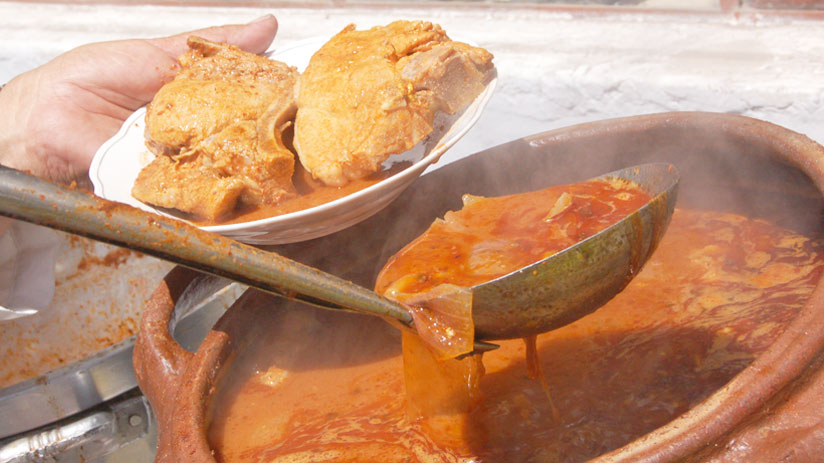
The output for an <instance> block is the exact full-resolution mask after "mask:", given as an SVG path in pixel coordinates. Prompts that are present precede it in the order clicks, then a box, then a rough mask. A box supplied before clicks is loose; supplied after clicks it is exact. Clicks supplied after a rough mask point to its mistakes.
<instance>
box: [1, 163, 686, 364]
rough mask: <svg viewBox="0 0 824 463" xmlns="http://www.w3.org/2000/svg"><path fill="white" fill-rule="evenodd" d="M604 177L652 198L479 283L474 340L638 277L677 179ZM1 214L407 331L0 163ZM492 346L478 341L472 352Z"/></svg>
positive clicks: (331, 294)
mask: <svg viewBox="0 0 824 463" xmlns="http://www.w3.org/2000/svg"><path fill="white" fill-rule="evenodd" d="M606 176H613V177H619V178H625V179H627V180H631V181H635V182H636V183H638V184H639V185H640V186H641V188H643V189H644V190H646V191H647V192H648V193H649V194H650V195H651V196H652V198H653V199H652V200H651V201H650V202H649V203H648V204H646V205H645V206H643V207H642V208H641V209H639V210H638V211H635V212H634V213H632V214H630V215H629V216H627V217H626V218H625V219H623V220H621V221H619V222H618V223H616V224H614V225H613V226H611V227H609V228H607V229H605V230H603V231H602V232H600V233H598V234H596V235H594V236H592V237H590V238H588V239H586V240H584V241H582V242H580V243H578V244H577V245H575V246H572V247H570V248H568V249H566V250H565V251H562V252H560V253H557V254H555V255H554V256H550V257H549V258H547V259H544V260H543V261H540V262H538V263H536V264H533V265H532V266H529V267H526V268H524V269H521V270H519V271H516V272H513V273H511V274H509V275H506V276H504V277H501V278H498V279H496V280H494V281H492V282H489V283H486V284H484V285H481V286H478V287H476V288H475V294H474V296H473V300H474V301H476V302H475V303H474V305H473V313H474V316H473V318H474V321H475V323H476V326H477V328H476V330H477V331H476V339H504V338H513V337H524V336H529V335H533V334H538V333H541V332H545V331H548V330H550V329H553V328H556V327H559V326H562V325H563V324H566V323H569V322H571V321H574V320H576V319H578V318H580V317H581V316H583V315H585V314H587V313H590V312H592V311H593V310H595V309H597V308H598V307H600V305H602V304H603V303H605V302H606V301H608V300H609V299H611V298H612V297H613V296H614V295H615V294H617V293H618V292H619V291H620V290H621V289H622V288H623V287H624V286H625V285H626V284H627V283H628V282H629V281H630V280H631V279H632V277H633V275H634V274H635V273H637V271H638V270H639V269H640V267H641V266H642V265H643V263H644V262H645V261H646V260H647V258H648V257H649V256H650V255H651V253H652V251H653V250H654V249H655V246H656V245H657V243H658V241H659V240H660V238H661V236H662V235H663V232H664V230H665V229H666V226H667V224H668V223H669V219H670V217H671V215H672V212H673V209H674V204H675V196H676V192H677V185H678V175H677V173H676V171H675V169H674V167H673V166H671V165H669V164H647V165H642V166H637V167H631V168H626V169H622V170H619V171H616V172H613V173H610V174H606ZM0 215H5V216H9V217H12V218H16V219H20V220H24V221H28V222H32V223H36V224H40V225H44V226H47V227H51V228H55V229H59V230H63V231H67V232H70V233H74V234H78V235H82V236H86V237H88V238H92V239H95V240H99V241H103V242H107V243H110V244H114V245H119V246H123V247H126V248H129V249H133V250H137V251H140V252H143V253H146V254H150V255H153V256H155V257H159V258H161V259H165V260H168V261H171V262H175V263H178V264H181V265H183V266H186V267H190V268H193V269H196V270H200V271H203V272H206V273H211V274H214V275H217V276H221V277H225V278H229V279H231V280H234V281H238V282H241V283H244V284H247V285H249V286H252V287H255V288H258V289H261V290H264V291H267V292H270V293H274V294H277V295H280V296H283V297H285V298H288V299H293V300H297V301H302V302H306V303H309V304H312V305H315V306H318V307H323V308H329V309H342V310H351V311H355V312H361V313H367V314H371V315H377V316H381V317H385V318H392V319H395V320H397V321H398V322H400V323H401V324H403V325H406V326H408V327H413V322H412V319H411V316H410V315H409V313H408V312H407V311H406V309H405V308H404V307H403V306H402V305H400V304H399V303H397V302H394V301H391V300H389V299H387V298H385V297H383V296H380V295H378V294H376V293H374V292H373V291H371V290H369V289H366V288H364V287H362V286H359V285H357V284H354V283H351V282H349V281H346V280H345V279H342V278H339V277H336V276H333V275H330V274H328V273H325V272H323V271H320V270H317V269H315V268H312V267H309V266H306V265H303V264H300V263H298V262H295V261H292V260H290V259H288V258H285V257H283V256H281V255H279V254H277V253H274V252H269V251H265V250H263V249H259V248H256V247H253V246H249V245H246V244H242V243H239V242H236V241H234V240H232V239H230V238H226V237H223V236H220V235H217V234H213V233H210V232H206V231H203V230H200V229H198V228H197V227H194V226H192V225H188V224H186V223H183V222H180V221H177V220H173V219H169V218H165V217H162V216H159V215H156V214H152V213H149V212H145V211H141V210H140V209H137V208H134V207H132V206H128V205H125V204H119V203H115V202H112V201H108V200H105V199H102V198H98V197H96V196H94V195H92V194H89V193H86V192H83V191H79V190H77V189H73V188H67V187H63V186H60V185H56V184H54V183H50V182H47V181H44V180H41V179H38V178H36V177H33V176H31V175H28V174H25V173H22V172H19V171H15V170H13V169H8V168H0ZM489 348H493V346H491V345H488V344H485V343H476V349H479V350H485V349H489Z"/></svg>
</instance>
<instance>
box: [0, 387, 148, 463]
mask: <svg viewBox="0 0 824 463" xmlns="http://www.w3.org/2000/svg"><path fill="white" fill-rule="evenodd" d="M152 428H153V425H152V414H151V411H150V409H149V404H148V402H147V401H146V399H145V398H144V397H143V396H142V395H140V393H139V392H138V391H137V390H136V389H135V390H132V391H130V393H128V394H126V395H125V397H122V398H118V399H117V400H113V401H112V402H110V403H107V404H105V405H103V406H98V407H95V408H93V409H91V410H89V411H86V412H83V413H81V414H79V415H78V416H76V417H72V418H70V419H68V420H65V421H64V422H61V423H57V424H54V425H52V426H48V427H46V428H44V429H42V430H38V431H37V432H35V433H31V434H28V435H25V436H21V437H17V438H13V439H9V440H7V441H5V442H2V441H0V462H2V463H27V462H41V461H42V462H54V463H63V462H86V461H99V460H101V459H104V458H106V457H107V456H111V455H112V454H114V453H116V452H117V451H118V450H119V449H121V448H123V447H126V446H128V445H129V444H133V443H135V442H136V441H138V440H141V439H145V438H147V437H149V434H150V431H151V430H152Z"/></svg>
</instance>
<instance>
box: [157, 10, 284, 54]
mask: <svg viewBox="0 0 824 463" xmlns="http://www.w3.org/2000/svg"><path fill="white" fill-rule="evenodd" d="M277 30H278V20H277V19H276V18H275V17H274V16H273V15H271V14H267V15H265V16H261V17H260V18H258V19H255V20H254V21H252V22H250V23H248V24H231V25H226V26H215V27H207V28H205V29H198V30H195V31H191V32H184V33H182V34H176V35H172V36H169V37H161V38H157V39H150V40H149V42H151V43H152V44H153V45H154V46H156V47H158V48H160V49H161V50H163V51H164V52H166V53H167V54H168V55H169V56H170V57H172V58H174V59H177V57H178V56H180V55H182V54H183V53H185V52H186V51H187V50H188V49H189V47H188V46H187V45H186V39H187V38H188V37H189V36H191V35H196V36H198V37H202V38H204V39H206V40H211V41H213V42H223V43H228V44H231V45H237V46H238V47H240V49H242V50H245V51H248V52H250V53H255V54H260V53H263V52H264V51H266V50H267V49H268V48H269V45H271V44H272V41H273V40H274V39H275V34H276V33H277Z"/></svg>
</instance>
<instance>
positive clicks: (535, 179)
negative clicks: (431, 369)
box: [134, 113, 824, 463]
mask: <svg viewBox="0 0 824 463" xmlns="http://www.w3.org/2000/svg"><path fill="white" fill-rule="evenodd" d="M652 161H663V162H670V163H673V164H675V165H676V166H677V167H678V169H679V171H680V172H681V175H682V182H681V187H680V193H679V206H685V205H687V206H692V207H703V208H709V209H713V210H724V211H734V212H738V213H744V214H746V215H749V216H751V217H764V218H768V219H770V220H772V221H774V222H776V223H780V224H782V225H783V226H786V227H788V228H793V229H796V230H799V231H803V232H806V233H811V232H814V231H818V230H820V228H821V224H820V218H821V211H822V209H823V208H824V200H822V194H821V191H824V148H822V147H821V146H820V145H818V144H816V143H815V142H813V141H811V140H810V139H808V138H806V137H804V136H803V135H799V134H797V133H794V132H791V131H789V130H786V129H783V128H781V127H778V126H776V125H773V124H769V123H766V122H762V121H757V120H753V119H749V118H745V117H741V116H734V115H725V114H711V113H665V114H655V115H646V116H638V117H630V118H621V119H614V120H607V121H602V122H596V123H589V124H583V125H578V126H574V127H569V128H565V129H560V130H554V131H550V132H546V133H542V134H537V135H535V136H531V137H527V138H524V139H522V140H516V141H514V142H511V143H508V144H505V145H501V146H498V147H495V148H492V149H490V150H487V151H485V152H483V153H479V154H477V155H474V156H471V157H470V158H467V159H464V160H461V161H458V162H455V163H453V164H449V165H447V166H445V167H442V168H441V169H439V170H437V171H435V172H433V173H430V174H428V175H425V176H423V177H422V178H421V179H419V180H418V182H417V183H416V184H415V185H413V186H412V187H411V188H410V190H408V191H407V192H406V193H404V194H403V195H402V196H401V197H400V198H399V199H398V200H396V201H395V202H394V203H393V204H392V205H390V206H389V207H388V208H387V209H386V210H384V211H382V212H381V213H380V214H378V215H376V216H374V217H373V218H371V219H369V220H367V221H365V222H363V223H361V224H358V225H357V226H355V227H353V228H351V229H348V230H344V231H342V232H340V233H337V234H335V235H332V236H329V237H326V238H321V239H317V240H313V241H310V242H307V243H300V244H295V245H289V246H283V247H278V248H274V249H273V250H276V251H277V252H280V253H282V254H284V255H286V256H288V257H291V258H293V259H295V260H298V261H300V262H303V263H306V264H309V265H312V266H315V267H318V268H321V269H323V270H326V271H329V272H331V273H334V274H337V275H339V276H342V277H344V278H347V279H350V280H352V281H354V282H356V283H359V284H361V285H364V286H367V287H370V286H371V285H372V284H373V282H374V277H375V275H376V273H377V271H378V270H379V268H380V267H381V265H382V264H383V263H384V262H385V261H386V259H387V258H388V257H389V256H390V255H391V254H393V253H394V252H395V251H396V250H397V249H399V248H400V246H402V245H403V244H405V243H406V242H408V241H409V240H410V239H412V238H413V237H415V236H417V235H418V234H419V233H421V232H422V231H423V230H424V229H425V228H426V227H427V226H428V225H429V223H430V222H431V221H432V219H433V218H435V217H438V216H442V214H443V212H444V211H446V210H450V209H457V208H459V207H460V196H461V195H462V194H463V193H467V192H470V193H473V194H481V195H501V194H508V193H514V192H519V191H526V190H530V189H537V188H541V187H544V186H547V185H550V184H554V183H561V182H564V183H569V182H574V181H577V180H581V179H585V178H588V177H592V176H595V175H598V174H601V173H604V172H608V171H611V170H615V169H618V168H621V167H625V166H629V165H633V164H640V163H644V162H652ZM719 192H721V194H719ZM742 198H743V199H746V201H742ZM401 217H402V218H403V220H404V223H403V224H402V225H399V224H398V222H399V221H400V220H401V219H400V218H401ZM214 284H215V282H214V279H210V278H206V277H202V276H198V275H197V274H196V273H195V272H192V271H189V270H184V269H181V268H178V269H175V270H174V271H172V272H171V273H170V274H169V275H168V276H167V277H166V279H165V280H164V281H163V283H162V284H161V285H160V286H159V287H158V289H157V290H156V292H155V293H154V295H153V296H152V298H151V300H150V301H149V302H148V304H147V306H146V311H145V314H144V318H143V322H142V325H141V327H140V333H139V337H138V341H137V344H136V347H135V354H134V363H135V369H136V371H137V378H138V383H139V385H140V387H141V389H142V390H143V392H144V393H145V394H146V395H147V397H148V398H149V400H150V402H151V404H152V406H153V409H154V411H155V413H156V415H157V419H158V424H159V440H158V455H157V461H161V462H165V461H188V462H204V463H205V462H211V461H214V460H213V456H212V451H211V449H210V448H209V445H208V443H207V440H206V426H207V423H208V419H209V418H208V413H209V412H208V407H209V404H210V402H209V398H210V397H211V396H212V394H213V393H214V388H215V387H216V386H217V387H219V384H220V383H219V382H218V378H219V376H220V374H221V372H222V371H225V370H226V369H227V368H228V365H230V364H231V361H232V359H233V358H234V357H235V355H236V354H237V353H238V352H239V351H242V349H244V348H247V346H248V342H249V337H250V336H253V334H254V330H251V328H250V327H252V326H254V325H255V320H258V319H259V318H260V316H261V314H262V313H263V311H266V310H268V309H267V304H272V302H271V301H269V302H266V303H262V302H261V301H263V299H261V298H266V297H268V296H263V295H261V294H259V293H256V292H247V293H245V294H244V295H243V296H242V297H241V298H240V299H239V300H238V301H237V303H236V304H235V305H234V306H233V307H232V308H231V309H230V310H229V311H228V312H227V313H226V314H225V315H224V317H223V318H222V319H221V320H220V321H219V322H218V323H217V325H216V326H215V327H214V328H213V330H212V331H211V332H210V333H209V335H208V336H207V337H206V339H205V340H204V341H203V343H202V344H201V346H200V348H199V349H198V350H197V352H195V353H190V352H187V351H185V350H184V349H183V348H181V347H180V346H179V345H178V344H177V343H175V341H174V340H173V339H172V338H171V336H170V334H169V326H170V319H171V318H172V317H173V313H174V312H175V311H176V310H177V311H181V310H186V308H187V307H189V306H191V305H192V301H193V300H195V299H197V298H192V297H188V296H184V293H192V292H195V293H197V292H200V293H201V294H208V293H209V291H210V288H213V286H210V285H214ZM822 297H824V288H822V287H821V286H820V285H819V286H818V287H817V288H816V290H815V291H814V292H813V293H812V295H811V296H810V298H809V300H808V301H807V303H806V304H805V306H804V307H803V309H802V310H801V311H800V312H799V313H798V314H797V315H796V317H795V319H794V320H793V321H792V322H790V323H789V325H787V326H786V328H784V329H783V331H781V332H780V333H776V334H775V339H774V341H773V342H772V343H771V345H770V346H769V347H768V348H767V349H766V350H764V351H763V352H761V354H760V355H759V356H758V357H757V358H756V359H755V360H754V361H753V362H752V363H750V364H749V366H747V367H746V368H744V369H743V370H742V371H740V372H739V373H738V374H737V375H735V376H734V377H733V378H732V379H731V380H729V381H728V382H727V383H726V384H725V385H723V386H722V387H720V388H719V389H717V390H716V391H715V392H713V393H711V394H710V395H709V396H708V397H707V398H706V399H705V400H703V401H702V402H700V403H699V404H697V405H696V406H694V407H693V408H692V409H690V410H689V411H687V412H686V413H684V414H682V415H681V416H679V417H677V418H676V419H674V420H672V421H670V422H669V423H667V424H665V425H663V426H661V427H659V428H658V429H655V430H654V431H652V432H650V433H648V434H646V435H644V436H642V437H640V438H638V439H636V440H634V441H632V442H629V443H628V444H626V445H624V446H623V447H621V448H618V449H615V450H613V451H610V452H609V453H606V454H604V455H601V456H600V457H597V458H595V459H594V460H592V461H595V462H599V463H604V462H636V463H637V462H674V461H695V462H698V461H701V462H705V461H707V462H708V461H745V460H746V461H753V459H756V460H763V461H786V462H807V461H814V460H817V459H818V458H819V455H820V454H821V452H822V451H824V427H822V426H821V425H820V423H821V422H822V419H823V418H824V409H822V408H821V407H820V405H819V404H820V399H821V398H822V397H824V368H823V366H824V363H822V362H824V299H822ZM275 303H277V302H275ZM765 431H769V432H765Z"/></svg>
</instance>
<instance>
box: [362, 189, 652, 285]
mask: <svg viewBox="0 0 824 463" xmlns="http://www.w3.org/2000/svg"><path fill="white" fill-rule="evenodd" d="M649 200H650V196H649V195H648V194H647V193H646V192H644V191H643V190H641V189H640V188H639V187H638V186H637V185H635V184H633V183H630V182H627V181H623V180H611V181H605V180H590V181H586V182H581V183H576V184H573V185H559V186H553V187H550V188H546V189H544V190H540V191H536V192H531V193H523V194H517V195H510V196H502V197H496V198H479V197H472V196H464V207H463V208H462V209H461V210H460V211H454V212H449V213H447V214H446V215H445V216H444V218H443V220H437V221H436V222H435V223H433V224H432V226H431V227H429V229H428V230H427V231H426V232H425V233H424V234H423V235H421V236H420V237H419V238H417V239H416V240H414V241H413V242H411V243H410V244H409V245H407V246H406V247H404V248H403V249H402V250H401V251H400V252H398V253H397V254H396V255H395V256H393V257H392V258H391V259H390V260H389V262H388V263H387V265H386V267H384V269H383V270H382V271H381V274H380V275H379V276H378V280H377V283H376V285H375V286H376V291H378V292H386V291H400V292H403V293H422V292H425V291H427V290H428V289H430V288H433V287H435V286H437V285H439V284H443V283H449V284H453V285H457V286H460V287H464V288H469V287H472V286H475V285H477V284H479V283H484V282H486V281H489V280H491V279H493V278H496V277H499V276H502V275H505V274H507V273H510V272H513V271H515V270H517V269H519V268H522V267H525V266H527V265H529V264H532V263H535V262H537V261H539V260H541V259H543V258H546V257H549V256H550V255H552V254H555V253H556V252H558V251H561V250H563V249H565V248H567V247H569V246H571V245H573V244H575V243H577V242H579V241H581V240H583V239H585V238H587V237H589V236H592V235H594V234H596V233H598V232H599V231H601V230H603V229H605V228H607V227H608V226H610V225H612V224H614V223H616V222H617V221H619V220H620V219H622V218H624V217H626V216H627V215H628V214H630V213H631V212H633V211H635V210H637V209H638V208H640V207H641V206H643V205H644V204H646V203H647V202H648V201H649ZM399 283H400V285H399ZM394 286H397V287H394Z"/></svg>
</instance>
